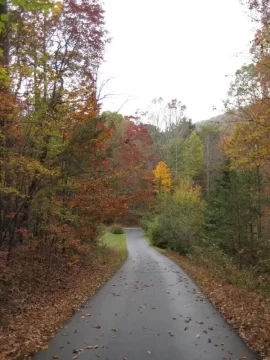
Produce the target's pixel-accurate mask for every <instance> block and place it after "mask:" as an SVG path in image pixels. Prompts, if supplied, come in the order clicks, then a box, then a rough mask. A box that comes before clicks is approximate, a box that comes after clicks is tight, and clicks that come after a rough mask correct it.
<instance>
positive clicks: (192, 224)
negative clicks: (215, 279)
mask: <svg viewBox="0 0 270 360" xmlns="http://www.w3.org/2000/svg"><path fill="white" fill-rule="evenodd" d="M203 206H204V204H203V202H202V201H201V199H200V188H199V187H197V186H193V185H192V184H191V183H188V182H184V181H181V182H180V184H179V187H178V188H177V189H176V190H175V192H174V193H173V194H160V195H159V198H158V206H157V209H156V212H157V213H158V215H156V216H155V217H154V219H153V220H152V221H151V222H150V223H149V222H148V226H149V229H148V235H149V237H150V240H151V242H152V244H153V245H155V246H159V247H167V248H169V249H171V250H175V251H177V252H179V253H181V254H183V255H185V254H187V253H188V252H189V251H190V249H191V247H192V246H193V245H195V244H196V243H197V242H198V239H200V236H201V231H202V222H203Z"/></svg>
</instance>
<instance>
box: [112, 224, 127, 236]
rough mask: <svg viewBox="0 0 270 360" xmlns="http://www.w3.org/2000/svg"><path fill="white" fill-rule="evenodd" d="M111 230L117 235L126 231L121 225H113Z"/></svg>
mask: <svg viewBox="0 0 270 360" xmlns="http://www.w3.org/2000/svg"><path fill="white" fill-rule="evenodd" d="M110 232H111V233H112V234H115V235H118V234H124V233H125V232H124V230H123V228H122V226H121V225H113V226H112V227H111V229H110Z"/></svg>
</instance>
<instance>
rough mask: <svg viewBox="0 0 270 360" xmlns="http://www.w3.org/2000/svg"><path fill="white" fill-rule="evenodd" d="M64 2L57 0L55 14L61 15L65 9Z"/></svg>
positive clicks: (53, 11)
mask: <svg viewBox="0 0 270 360" xmlns="http://www.w3.org/2000/svg"><path fill="white" fill-rule="evenodd" d="M63 6H64V5H63V3H61V2H60V1H56V3H55V6H54V7H53V8H52V13H53V15H60V14H61V12H62V9H63Z"/></svg>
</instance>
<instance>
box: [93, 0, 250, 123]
mask: <svg viewBox="0 0 270 360" xmlns="http://www.w3.org/2000/svg"><path fill="white" fill-rule="evenodd" d="M103 1H104V9H105V11H106V14H105V19H106V28H107V30H108V31H109V33H110V37H111V38H112V41H111V43H110V44H109V45H107V49H106V54H105V63H104V64H103V65H102V67H101V70H100V79H102V80H105V79H109V78H110V79H111V80H110V82H109V84H108V85H107V87H106V89H104V91H103V94H110V93H112V94H115V95H114V96H113V97H110V98H108V99H107V100H105V101H104V105H103V109H104V110H111V111H118V110H119V108H121V111H120V112H121V113H122V114H124V115H132V114H134V113H135V111H136V110H137V109H142V110H143V109H146V108H147V105H148V104H149V103H150V102H151V100H152V99H153V98H154V97H159V96H162V97H163V98H164V99H165V100H166V101H169V100H171V99H173V98H177V99H179V100H181V101H182V102H183V103H184V104H185V105H187V114H188V116H190V117H191V118H192V119H193V121H199V120H205V119H208V118H210V117H212V116H216V115H218V114H220V113H222V110H223V107H222V100H223V99H225V97H226V92H227V90H228V87H229V83H230V81H231V80H232V77H231V76H228V77H226V76H225V75H228V74H229V75H233V74H234V73H235V71H236V70H237V69H238V68H239V67H240V66H241V65H242V64H244V63H245V62H247V61H248V49H249V43H250V41H251V40H252V37H253V33H254V23H252V22H251V21H250V19H249V17H248V13H247V11H246V10H247V9H246V8H245V7H244V6H242V5H240V2H239V0H166V1H163V0H103ZM127 99H129V101H128V102H127V103H126V104H125V105H124V106H123V107H122V105H123V104H124V103H125V101H126V100H127ZM213 106H215V107H216V108H217V110H216V111H213V110H212V108H213Z"/></svg>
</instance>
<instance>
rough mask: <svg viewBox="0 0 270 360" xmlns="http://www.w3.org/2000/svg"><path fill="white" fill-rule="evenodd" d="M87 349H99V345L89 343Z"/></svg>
mask: <svg viewBox="0 0 270 360" xmlns="http://www.w3.org/2000/svg"><path fill="white" fill-rule="evenodd" d="M86 349H88V350H93V349H98V345H89V346H87V348H86Z"/></svg>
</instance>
